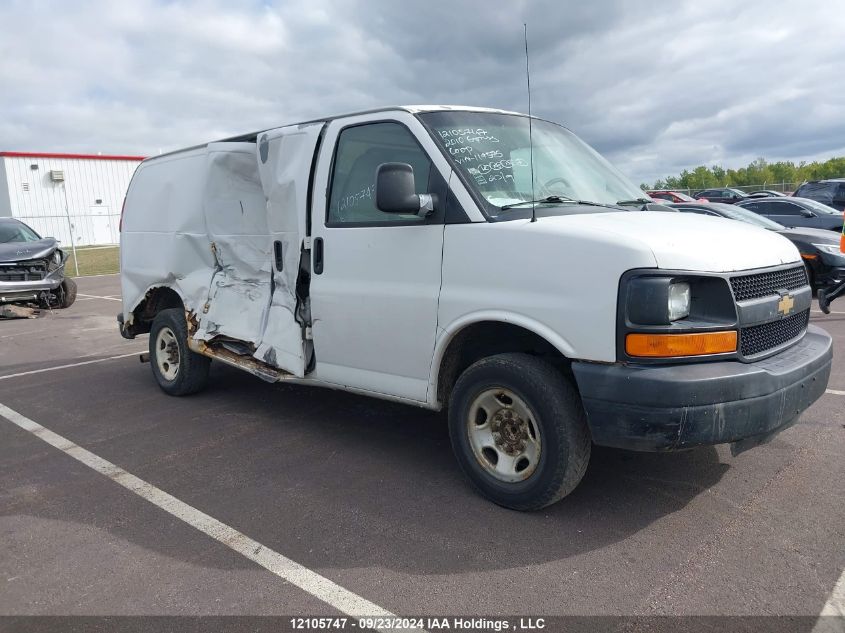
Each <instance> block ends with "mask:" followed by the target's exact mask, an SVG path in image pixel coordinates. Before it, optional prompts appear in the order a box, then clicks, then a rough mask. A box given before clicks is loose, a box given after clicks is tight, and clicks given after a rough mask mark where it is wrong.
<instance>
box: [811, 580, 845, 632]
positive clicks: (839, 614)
mask: <svg viewBox="0 0 845 633" xmlns="http://www.w3.org/2000/svg"><path fill="white" fill-rule="evenodd" d="M842 631H845V571H843V572H842V575H841V576H840V577H839V581H838V582H837V583H836V586H835V587H834V588H833V592H831V594H830V598H828V599H827V602H825V605H824V608H823V609H822V612H821V615H820V616H819V619H818V621H817V622H816V626H814V627H813V630H812V633H842Z"/></svg>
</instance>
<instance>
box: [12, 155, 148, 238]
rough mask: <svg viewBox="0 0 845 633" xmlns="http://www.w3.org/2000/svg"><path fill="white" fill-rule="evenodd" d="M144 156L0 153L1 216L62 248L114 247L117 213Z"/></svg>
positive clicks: (117, 233)
mask: <svg viewBox="0 0 845 633" xmlns="http://www.w3.org/2000/svg"><path fill="white" fill-rule="evenodd" d="M143 159H144V157H143V156H106V155H100V154H48V153H39V152H0V217H13V218H18V219H19V220H21V221H22V222H25V223H26V224H28V225H29V226H31V227H32V228H33V229H35V230H36V231H37V232H38V233H40V234H41V235H42V236H44V237H55V238H57V239H59V240H61V243H62V245H65V246H70V245H71V243H73V244H75V245H76V246H86V245H100V244H117V243H118V242H119V240H120V234H119V230H118V229H119V223H120V209H121V206H122V205H123V198H124V196H125V195H126V189H127V187H128V186H129V180H130V179H131V178H132V174H133V173H134V172H135V168H136V167H137V166H138V163H139V162H141V161H142V160H143Z"/></svg>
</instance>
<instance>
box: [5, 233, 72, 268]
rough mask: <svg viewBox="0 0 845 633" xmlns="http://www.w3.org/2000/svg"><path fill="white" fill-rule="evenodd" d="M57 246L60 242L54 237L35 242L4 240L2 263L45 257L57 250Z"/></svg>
mask: <svg viewBox="0 0 845 633" xmlns="http://www.w3.org/2000/svg"><path fill="white" fill-rule="evenodd" d="M56 246H58V242H56V240H55V239H53V238H52V237H47V238H44V239H43V240H36V241H34V242H4V243H3V244H0V263H5V264H8V263H10V262H23V261H27V260H30V259H44V258H45V257H47V256H48V255H50V253H52V252H53V251H54V250H56Z"/></svg>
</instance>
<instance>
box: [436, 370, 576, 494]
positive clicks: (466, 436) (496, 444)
mask: <svg viewBox="0 0 845 633" xmlns="http://www.w3.org/2000/svg"><path fill="white" fill-rule="evenodd" d="M449 433H450V436H451V440H452V448H453V449H454V451H455V456H456V457H457V459H458V463H459V464H460V466H461V468H462V470H463V471H464V473H465V474H466V475H467V476H468V477H469V479H470V481H471V482H472V483H473V485H474V486H475V487H476V488H477V489H478V490H479V491H480V492H481V494H483V495H484V496H485V497H487V498H488V499H490V500H491V501H493V502H495V503H497V504H499V505H501V506H505V507H507V508H511V509H514V510H538V509H540V508H543V507H545V506H547V505H550V504H552V503H555V502H556V501H559V500H560V499H562V498H563V497H565V496H566V495H568V494H569V493H570V492H572V491H573V490H574V489H575V487H576V486H577V485H578V483H579V482H580V481H581V479H582V477H583V476H584V473H585V472H586V470H587V463H588V462H589V459H590V447H591V442H590V433H589V430H588V428H587V421H586V416H585V414H584V409H583V406H582V405H581V400H580V398H579V396H578V392H577V391H576V390H575V388H574V387H573V386H572V384H571V383H570V382H569V381H568V380H567V378H566V377H565V376H564V375H563V374H562V373H561V372H560V371H559V370H558V369H556V368H555V367H554V366H552V365H551V364H550V363H548V362H546V361H545V360H542V359H540V358H537V357H535V356H530V355H528V354H499V355H496V356H491V357H489V358H485V359H482V360H480V361H478V362H477V363H475V364H474V365H472V366H470V367H469V368H468V369H467V370H466V371H464V373H463V374H461V376H460V378H459V379H458V381H457V383H456V384H455V387H454V389H453V390H452V396H451V399H450V403H449Z"/></svg>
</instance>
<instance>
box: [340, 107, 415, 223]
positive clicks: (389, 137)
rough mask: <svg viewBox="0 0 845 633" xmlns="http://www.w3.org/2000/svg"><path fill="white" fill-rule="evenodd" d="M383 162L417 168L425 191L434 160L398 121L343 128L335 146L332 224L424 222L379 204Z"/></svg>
mask: <svg viewBox="0 0 845 633" xmlns="http://www.w3.org/2000/svg"><path fill="white" fill-rule="evenodd" d="M382 163H408V164H409V165H411V167H413V168H414V180H415V182H416V191H417V193H426V192H427V190H428V177H429V172H430V171H431V161H430V160H429V158H428V156H427V155H426V153H425V152H424V151H423V149H422V148H421V147H420V146H419V145H418V144H417V141H416V139H415V138H414V136H413V135H412V134H411V132H410V131H408V129H407V128H406V127H405V126H404V125H400V124H399V123H370V124H367V125H356V126H354V127H348V128H346V129H345V130H343V131H341V133H340V136H339V137H338V140H337V148H336V149H335V159H334V169H333V172H332V181H331V193H330V196H329V212H328V223H329V224H351V223H359V222H364V223H368V224H382V223H383V224H389V223H395V222H401V223H408V222H419V223H420V224H422V223H424V222H425V218H421V217H419V216H417V215H405V214H401V213H383V212H382V211H379V210H378V209H377V208H376V170H377V169H378V166H379V165H381V164H382Z"/></svg>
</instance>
